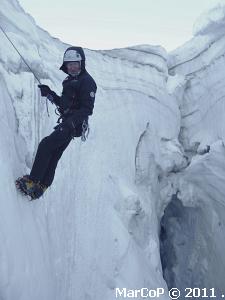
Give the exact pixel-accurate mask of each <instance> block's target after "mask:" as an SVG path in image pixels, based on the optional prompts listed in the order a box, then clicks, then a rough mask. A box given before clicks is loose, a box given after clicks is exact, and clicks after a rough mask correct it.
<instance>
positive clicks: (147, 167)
mask: <svg viewBox="0 0 225 300" xmlns="http://www.w3.org/2000/svg"><path fill="white" fill-rule="evenodd" d="M223 19H224V7H223V6H221V7H220V8H215V9H214V10H213V11H212V12H209V15H205V16H204V18H203V17H201V21H199V22H198V23H197V25H196V26H195V36H194V37H193V39H192V40H190V41H188V42H187V43H185V44H184V45H183V46H182V47H179V48H178V49H176V50H175V51H173V52H171V53H167V52H166V51H165V49H163V48H162V47H161V46H151V45H136V46H133V47H127V48H123V49H112V50H99V51H93V50H90V49H84V51H85V54H86V62H87V70H88V71H89V72H90V74H91V75H92V76H93V78H94V79H95V81H96V83H97V86H98V91H97V95H96V102H95V108H94V114H93V116H91V118H90V127H91V130H90V134H89V137H88V140H87V141H86V142H85V143H83V142H82V141H81V140H80V139H75V140H73V141H72V142H71V144H70V145H69V146H68V148H67V149H66V150H65V152H64V153H63V156H62V158H61V160H60V161H59V163H58V167H57V170H56V175H55V179H54V182H53V184H52V186H51V187H50V188H49V189H48V190H47V191H46V193H45V195H44V197H43V198H41V199H39V200H37V201H33V202H29V201H27V198H25V197H23V196H22V195H20V194H19V193H18V192H17V191H16V189H15V186H14V180H15V179H16V178H17V177H18V176H21V175H24V174H26V173H28V172H29V171H30V168H31V166H32V162H33V159H34V155H35V153H36V149H37V146H38V143H39V142H40V140H41V139H42V138H43V137H45V136H46V135H48V134H50V133H51V132H52V130H53V127H54V126H55V123H56V120H57V116H56V115H55V114H54V106H53V105H51V104H49V112H50V117H49V118H48V116H47V113H46V107H45V100H44V99H43V98H41V96H40V93H39V90H38V88H37V84H38V82H37V80H36V79H35V78H34V76H33V74H32V73H31V72H30V70H29V69H28V68H27V66H26V65H25V64H24V63H23V61H22V60H21V58H20V56H19V55H18V53H16V51H15V49H13V47H12V45H11V44H10V43H9V41H8V40H7V39H6V37H5V36H4V35H3V33H2V32H0V75H1V76H0V91H1V92H0V93H1V97H0V101H1V103H0V105H1V110H0V117H1V118H0V120H1V121H0V122H1V127H0V128H1V133H2V135H1V137H2V138H1V139H0V157H1V160H0V170H1V181H0V182H1V183H0V184H1V189H0V199H1V201H0V206H1V207H0V244H1V247H0V291H1V293H0V299H3V300H14V299H17V300H28V299H29V300H30V299H32V300H40V299H43V300H45V299H46V300H47V299H48V300H51V299H52V300H53V299H54V300H61V299H65V300H72V299H82V300H83V299H84V300H92V299H107V300H111V299H115V289H116V288H120V289H122V288H127V289H130V290H134V289H141V288H149V289H157V288H164V294H163V295H161V296H160V297H158V298H157V299H161V300H166V299H170V298H169V296H168V289H169V288H171V287H172V286H177V287H180V288H181V289H183V288H184V285H185V284H186V286H190V287H191V286H194V284H196V283H198V284H199V287H202V288H203V287H205V288H210V287H212V286H213V287H215V288H216V289H217V291H219V292H225V291H224V283H223V279H222V278H224V264H225V260H224V258H223V257H224V255H223V252H224V251H223V249H224V243H225V240H224V237H223V232H224V226H225V222H224V205H225V203H224V193H223V182H224V176H225V175H224V174H225V173H224V154H225V153H224V149H225V148H224V143H223V141H224V132H225V130H224V129H225V128H224V125H223V116H224V113H225V111H224V109H225V107H224V101H223V100H224V92H225V91H224V84H223V82H224V46H225V45H224V44H225V38H224V36H223V31H224V29H223V27H224V24H223V22H224V21H223ZM0 20H1V21H0V25H1V26H2V28H3V29H4V30H5V31H6V33H7V34H8V36H9V37H10V38H11V39H12V40H13V42H15V44H16V46H17V47H18V49H19V51H20V52H21V54H22V55H23V56H24V58H25V59H26V62H27V63H28V64H29V65H30V66H31V68H32V70H33V71H34V72H35V74H36V76H37V77H38V78H39V80H40V81H41V82H42V83H45V84H48V85H49V86H50V87H51V88H52V89H54V90H55V91H56V92H57V93H58V94H60V93H61V88H62V85H61V82H62V80H63V79H64V77H65V74H63V73H62V72H61V71H59V67H60V65H61V63H62V57H63V53H64V51H65V49H66V48H67V47H68V46H69V45H67V44H65V43H63V42H61V41H60V40H58V39H56V38H53V37H51V36H50V35H49V34H48V32H46V31H44V30H43V29H41V28H40V27H38V26H37V25H36V23H35V21H34V19H33V18H32V17H31V16H30V15H28V14H26V13H25V12H24V10H23V9H22V8H21V7H20V5H19V3H18V2H17V0H10V1H6V0H2V1H1V3H0ZM209 145H210V150H209V152H208V149H209V148H208V146H209ZM162 218H163V219H162ZM161 227H164V230H165V231H166V233H167V237H166V238H165V237H164V239H163V238H162V233H160V228H161ZM218 240H219V243H218ZM160 254H161V256H160ZM212 254H213V257H214V256H215V258H212ZM184 258H185V259H184ZM196 266H197V267H196ZM171 274H172V275H171ZM206 274H207V275H206ZM215 274H216V275H215Z"/></svg>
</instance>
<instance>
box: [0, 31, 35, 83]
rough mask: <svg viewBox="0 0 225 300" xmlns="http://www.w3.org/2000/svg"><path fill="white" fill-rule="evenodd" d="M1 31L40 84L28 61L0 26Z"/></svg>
mask: <svg viewBox="0 0 225 300" xmlns="http://www.w3.org/2000/svg"><path fill="white" fill-rule="evenodd" d="M0 29H1V31H2V32H3V33H4V35H5V36H6V38H7V39H8V40H9V42H10V43H11V44H12V46H13V48H14V49H15V50H16V52H17V53H18V54H19V56H20V57H21V58H22V60H23V61H24V63H25V64H26V66H27V67H28V68H29V70H30V71H31V73H33V75H34V77H35V78H36V79H37V81H38V82H39V83H40V84H41V82H40V80H39V78H38V77H37V76H36V74H35V73H34V71H33V70H32V69H31V67H30V66H29V65H28V63H27V62H26V60H25V59H24V58H23V56H22V55H21V54H20V52H19V51H18V50H17V48H16V46H15V45H14V44H13V42H12V41H11V40H10V38H9V37H8V35H7V34H6V32H5V31H4V30H3V28H2V27H1V26H0Z"/></svg>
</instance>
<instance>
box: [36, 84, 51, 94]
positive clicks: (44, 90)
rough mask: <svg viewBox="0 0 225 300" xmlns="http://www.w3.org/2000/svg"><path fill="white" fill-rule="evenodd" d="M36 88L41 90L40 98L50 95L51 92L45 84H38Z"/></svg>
mask: <svg viewBox="0 0 225 300" xmlns="http://www.w3.org/2000/svg"><path fill="white" fill-rule="evenodd" d="M38 87H39V89H40V90H41V96H42V97H47V96H48V95H49V94H50V95H51V92H52V90H51V89H50V87H49V86H47V85H45V84H39V85H38Z"/></svg>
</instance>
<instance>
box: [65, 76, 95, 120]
mask: <svg viewBox="0 0 225 300" xmlns="http://www.w3.org/2000/svg"><path fill="white" fill-rule="evenodd" d="M96 91H97V85H96V83H95V81H94V79H93V78H87V79H85V80H84V82H82V84H81V87H80V91H79V100H80V103H81V106H80V108H79V109H78V110H76V111H75V112H74V113H73V114H72V115H71V117H70V120H71V121H74V123H75V124H77V123H82V122H83V120H84V119H86V118H87V117H88V116H89V115H92V113H93V109H94V102H95V94H96Z"/></svg>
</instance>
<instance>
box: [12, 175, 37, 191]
mask: <svg viewBox="0 0 225 300" xmlns="http://www.w3.org/2000/svg"><path fill="white" fill-rule="evenodd" d="M15 184H16V187H17V189H18V190H19V191H21V192H22V193H23V194H24V195H28V191H29V190H30V189H32V188H33V187H34V185H35V183H34V182H33V181H32V180H31V179H30V178H29V175H24V176H23V177H19V178H18V179H17V180H16V181H15Z"/></svg>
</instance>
